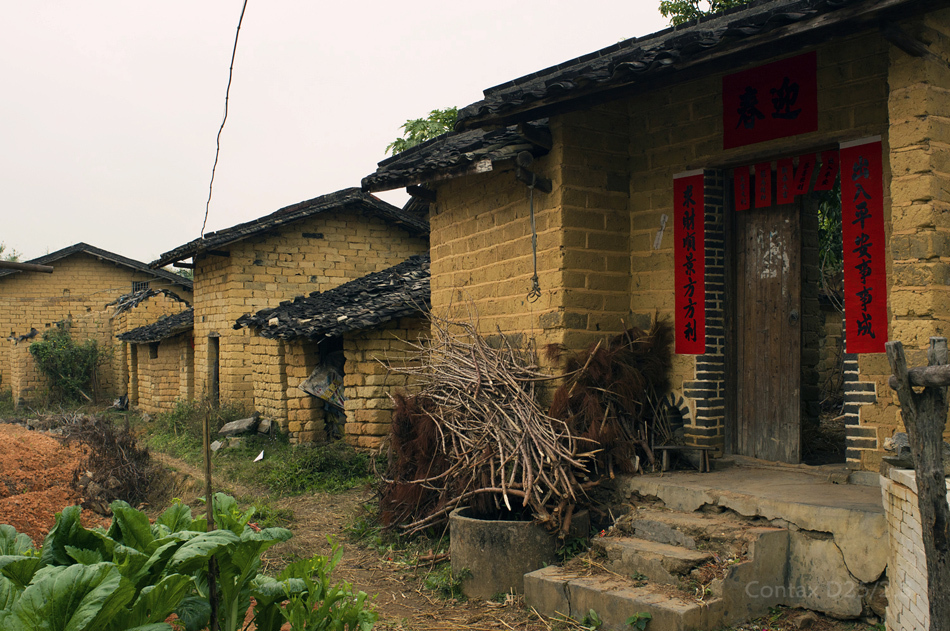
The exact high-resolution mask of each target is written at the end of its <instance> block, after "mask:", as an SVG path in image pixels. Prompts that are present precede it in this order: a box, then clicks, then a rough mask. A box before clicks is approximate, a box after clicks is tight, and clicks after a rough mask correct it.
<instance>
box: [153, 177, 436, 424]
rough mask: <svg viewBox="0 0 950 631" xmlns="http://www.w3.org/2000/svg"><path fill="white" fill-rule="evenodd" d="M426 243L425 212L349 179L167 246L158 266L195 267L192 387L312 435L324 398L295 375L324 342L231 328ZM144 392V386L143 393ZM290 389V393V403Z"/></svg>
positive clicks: (315, 359)
mask: <svg viewBox="0 0 950 631" xmlns="http://www.w3.org/2000/svg"><path fill="white" fill-rule="evenodd" d="M428 246H429V241H428V224H427V222H426V220H425V219H424V218H423V217H422V215H421V213H417V212H413V210H412V208H408V209H406V210H403V209H400V208H397V207H395V206H392V205H391V204H387V203H386V202H383V201H382V200H379V199H377V198H376V197H374V196H373V195H370V194H367V193H364V192H362V191H361V190H359V189H356V188H351V189H344V190H342V191H338V192H336V193H331V194H329V195H324V196H322V197H317V198H315V199H311V200H308V201H304V202H300V203H298V204H294V205H293V206H288V207H286V208H282V209H280V210H278V211H277V212H274V213H272V214H270V215H266V216H264V217H261V218H259V219H256V220H254V221H250V222H247V223H243V224H239V225H236V226H233V227H231V228H228V229H226V230H219V231H217V232H213V233H209V234H206V235H204V237H202V238H200V239H196V240H194V241H191V242H189V243H186V244H185V245H182V246H181V247H178V248H176V249H174V250H172V251H171V252H167V253H165V254H163V255H162V256H161V258H159V259H158V260H157V261H154V262H153V263H152V267H163V266H165V265H168V264H170V263H174V262H179V261H184V260H185V259H191V260H192V263H190V265H193V266H194V273H195V299H194V303H193V304H194V329H193V337H194V394H195V396H196V397H199V398H201V397H210V398H211V399H212V400H216V401H222V402H225V401H226V402H233V403H241V404H244V405H246V406H247V407H248V408H252V409H258V410H260V411H261V412H262V413H264V414H265V415H267V414H274V415H275V418H274V420H275V421H277V422H278V423H280V424H281V425H282V426H285V424H286V423H292V424H293V428H294V429H295V430H297V429H298V427H299V428H301V429H299V430H298V432H303V433H298V435H297V436H296V438H298V439H304V440H312V439H313V438H314V437H315V436H316V432H317V430H318V428H320V427H322V422H323V406H322V402H320V401H319V400H317V399H314V398H313V397H309V396H299V397H298V396H297V394H296V392H297V390H296V388H297V385H299V382H293V380H294V379H295V378H296V377H297V376H298V373H299V374H300V375H303V379H306V377H307V375H309V373H310V371H311V370H313V368H314V367H315V366H316V365H317V364H318V363H320V353H321V352H324V351H322V350H321V349H320V348H319V346H318V345H311V346H305V347H301V348H295V349H293V351H292V352H289V354H288V351H287V349H285V347H284V346H283V345H281V344H279V343H277V342H274V341H271V340H267V339H263V338H258V337H256V336H254V335H252V334H251V331H250V330H248V329H246V328H238V329H235V328H234V327H233V325H234V323H235V321H236V320H237V319H238V318H240V317H241V316H243V315H245V314H248V313H256V312H258V311H260V310H262V309H265V308H268V307H274V306H276V305H278V304H280V303H281V302H282V301H286V300H291V299H293V298H294V297H295V296H301V295H307V294H309V293H311V292H314V291H320V292H323V291H327V290H329V289H333V288H334V287H337V286H339V285H341V284H343V283H345V282H347V281H349V280H354V279H356V278H360V277H362V276H365V275H367V274H370V273H373V272H378V271H381V270H384V269H386V268H389V267H392V266H393V265H396V264H397V263H399V262H401V261H403V260H405V259H406V258H408V257H410V256H412V255H414V254H421V253H424V252H426V251H427V250H428ZM186 265H189V264H188V263H186ZM159 350H161V343H160V344H159ZM298 351H299V352H298ZM288 371H289V372H288ZM287 379H290V382H287V381H286V380H287ZM288 393H289V394H288ZM301 394H303V393H301ZM143 397H144V391H142V390H141V388H140V390H139V400H140V401H142V400H143ZM284 397H289V398H287V399H286V402H285V399H284ZM150 405H151V404H150ZM278 410H280V411H281V415H279V416H278V415H277V414H276V413H277V411H278ZM284 410H286V413H284ZM287 427H288V426H285V427H284V429H287Z"/></svg>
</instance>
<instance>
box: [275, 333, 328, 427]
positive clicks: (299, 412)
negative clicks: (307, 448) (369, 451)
mask: <svg viewBox="0 0 950 631" xmlns="http://www.w3.org/2000/svg"><path fill="white" fill-rule="evenodd" d="M319 358H320V351H319V349H318V348H317V345H316V344H313V343H310V342H303V343H301V342H293V343H285V344H284V361H285V363H286V371H287V379H286V385H285V389H284V392H285V394H286V396H285V400H286V402H287V424H286V426H285V430H286V431H287V433H288V434H289V435H290V442H291V444H308V443H319V442H323V441H324V440H326V430H325V428H324V423H323V419H324V415H325V413H324V410H323V401H321V400H320V399H318V398H316V397H312V396H310V395H309V394H307V393H306V392H304V391H303V390H301V389H300V388H299V387H298V386H299V385H300V384H301V383H303V382H304V381H306V380H307V377H309V376H310V373H311V372H313V369H314V368H316V367H317V362H318V361H319Z"/></svg>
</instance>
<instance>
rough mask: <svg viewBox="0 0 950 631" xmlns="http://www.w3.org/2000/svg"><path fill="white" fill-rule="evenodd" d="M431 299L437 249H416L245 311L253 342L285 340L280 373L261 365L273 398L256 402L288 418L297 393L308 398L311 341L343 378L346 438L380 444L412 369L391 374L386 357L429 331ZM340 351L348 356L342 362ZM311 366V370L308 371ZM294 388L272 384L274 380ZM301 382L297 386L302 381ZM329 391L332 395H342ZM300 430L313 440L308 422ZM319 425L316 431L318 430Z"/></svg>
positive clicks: (243, 323)
mask: <svg viewBox="0 0 950 631" xmlns="http://www.w3.org/2000/svg"><path fill="white" fill-rule="evenodd" d="M428 306H429V256H428V255H421V254H420V255H416V256H413V257H411V258H408V259H406V260H405V261H403V262H402V263H399V264H398V265H395V266H393V267H390V268H389V269H386V270H383V271H381V272H374V273H372V274H368V275H366V276H363V277H361V278H358V279H356V280H351V281H349V282H347V283H344V284H343V285H340V286H338V287H334V288H333V289H329V290H326V291H324V292H313V293H311V294H309V295H307V296H298V297H296V298H294V299H293V300H292V301H285V302H282V303H281V304H280V305H279V306H277V307H273V308H269V309H262V310H261V311H258V312H257V313H254V314H247V315H244V316H242V317H240V318H238V320H237V324H236V325H235V326H236V327H247V328H249V329H252V330H253V331H255V332H256V333H257V334H258V335H257V336H255V338H254V341H253V342H252V345H251V348H259V347H266V346H267V345H268V343H270V344H273V342H268V340H273V341H276V342H277V343H278V344H279V345H280V346H279V347H280V349H281V350H280V356H281V357H282V358H283V362H282V363H280V364H278V368H279V372H278V373H277V374H274V373H273V372H272V371H270V370H261V371H260V374H259V375H257V376H256V377H255V378H256V379H260V380H261V381H262V382H263V383H262V384H261V385H262V388H261V390H262V391H265V392H270V393H272V394H271V396H270V397H267V398H262V399H259V400H256V401H255V408H256V409H257V410H258V411H259V412H261V413H262V414H264V415H265V416H268V417H270V418H285V417H287V416H288V413H289V411H290V409H291V408H293V407H294V405H293V404H292V403H291V402H292V401H293V400H294V399H297V400H301V401H307V400H308V399H310V398H312V396H313V395H312V394H308V393H306V392H305V391H304V390H302V389H301V388H300V384H301V383H303V382H304V381H305V380H307V378H308V377H309V376H310V375H311V373H308V372H307V371H306V369H305V368H306V365H307V362H306V356H307V354H308V348H312V347H314V346H317V347H320V346H321V345H323V347H324V348H325V349H334V350H329V352H326V353H324V354H323V357H324V358H326V359H325V362H324V364H325V365H323V366H321V367H320V368H321V369H323V371H324V372H322V373H319V374H325V373H326V372H327V371H330V373H331V374H337V375H338V377H340V378H342V380H341V381H339V382H338V383H337V384H332V383H331V384H330V385H331V387H339V386H342V391H343V396H342V397H340V396H338V395H337V396H336V397H335V399H336V401H337V402H338V403H339V402H341V401H342V404H343V406H342V409H343V410H345V425H344V426H343V427H342V428H340V429H342V432H341V433H342V436H343V438H344V439H345V440H346V441H347V442H349V443H351V444H353V445H356V446H358V447H365V448H375V447H378V446H380V445H381V444H382V442H383V440H384V439H385V437H386V436H387V435H388V434H389V428H390V421H391V417H392V409H393V403H392V399H391V398H390V395H391V394H392V393H394V392H395V390H396V389H398V388H404V387H405V386H406V385H407V378H406V376H405V375H400V374H390V373H389V371H388V370H387V367H386V363H387V362H389V361H397V362H398V361H400V360H402V359H404V358H405V357H406V355H407V352H410V351H411V348H410V345H411V344H413V343H416V342H417V341H419V339H420V337H421V336H423V335H424V334H426V333H427V332H428V324H427V321H426V319H425V316H424V312H425V311H426V310H427V309H428ZM334 351H336V352H337V353H340V354H341V355H342V357H341V358H340V359H342V360H343V361H339V360H337V361H334V358H333V357H332V356H331V355H332V353H334ZM301 368H304V370H301ZM267 381H270V382H272V383H281V384H288V386H290V387H288V388H286V389H285V388H270V389H268V388H266V387H264V386H265V384H266V382H267ZM294 386H296V388H295V387H294ZM334 394H335V393H334V392H332V391H331V392H328V393H326V394H324V396H326V397H328V398H329V396H332V395H334ZM289 429H290V432H291V436H292V437H297V436H301V435H302V436H303V438H302V440H304V441H306V440H313V438H314V437H313V436H310V435H309V433H308V430H306V429H305V428H304V426H303V425H302V424H300V425H298V424H295V423H294V422H293V421H291V423H290V427H289ZM311 431H316V430H311Z"/></svg>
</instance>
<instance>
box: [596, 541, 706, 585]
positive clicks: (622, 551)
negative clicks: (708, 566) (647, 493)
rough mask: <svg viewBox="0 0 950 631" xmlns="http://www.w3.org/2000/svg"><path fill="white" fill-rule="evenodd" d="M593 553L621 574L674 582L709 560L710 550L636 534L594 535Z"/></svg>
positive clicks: (663, 582)
mask: <svg viewBox="0 0 950 631" xmlns="http://www.w3.org/2000/svg"><path fill="white" fill-rule="evenodd" d="M593 547H594V550H595V551H596V552H599V553H601V554H603V556H605V557H607V561H606V563H605V564H604V566H605V567H606V568H607V569H608V570H610V571H611V572H616V573H617V574H621V575H623V576H630V577H633V576H637V575H640V576H645V577H646V578H647V580H649V581H651V582H654V583H661V584H667V585H676V584H678V583H679V582H680V580H681V579H684V578H686V577H687V576H689V573H690V572H691V571H692V570H693V569H694V568H696V567H697V566H699V565H702V564H703V563H707V562H709V561H712V560H713V559H714V558H715V557H714V555H713V554H712V553H711V552H703V551H698V550H690V549H689V548H684V547H682V546H673V545H670V544H667V543H659V542H656V541H650V540H647V539H639V538H636V537H598V538H595V539H594V541H593Z"/></svg>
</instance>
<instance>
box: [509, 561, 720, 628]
mask: <svg viewBox="0 0 950 631" xmlns="http://www.w3.org/2000/svg"><path fill="white" fill-rule="evenodd" d="M524 589H525V593H524V597H525V602H526V603H528V604H529V605H531V606H532V607H534V608H535V609H537V610H538V611H539V612H540V613H542V614H544V615H547V616H556V615H557V614H563V615H565V616H570V617H571V618H574V619H575V620H579V621H580V620H583V619H584V616H586V615H587V614H588V612H589V611H590V610H592V609H593V610H594V611H595V612H596V613H597V615H598V616H599V617H600V619H601V620H603V622H604V626H602V627H601V629H603V630H604V631H621V630H622V631H629V629H630V627H629V625H627V619H628V618H630V617H631V616H633V615H634V614H636V613H649V614H650V615H651V616H652V619H651V621H650V623H649V625H648V628H649V629H650V631H694V630H696V629H715V628H718V627H720V626H721V625H722V621H723V607H722V600H721V599H719V598H715V597H707V599H706V600H705V601H698V600H696V599H691V598H687V597H686V596H685V595H684V596H680V595H678V594H677V593H676V592H675V590H672V589H670V588H669V587H664V586H659V585H654V584H649V583H648V584H643V583H639V582H638V583H635V582H633V581H629V580H625V579H623V578H620V577H617V576H613V575H609V574H607V575H594V576H585V575H584V574H580V573H578V572H574V571H571V570H567V569H565V568H559V567H546V568H542V569H540V570H537V571H535V572H531V573H529V574H525V577H524Z"/></svg>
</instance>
